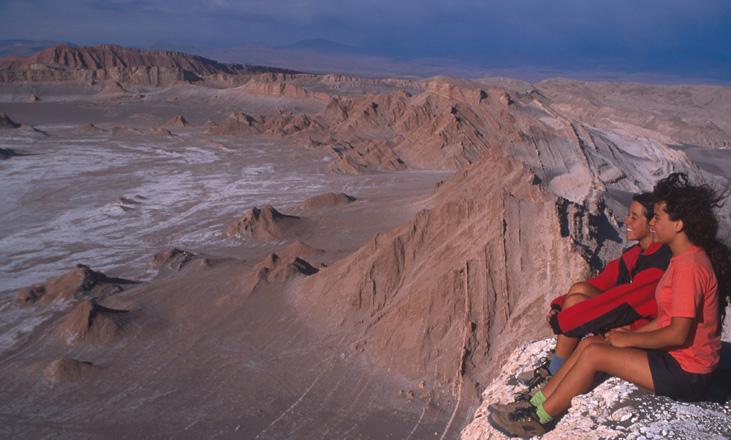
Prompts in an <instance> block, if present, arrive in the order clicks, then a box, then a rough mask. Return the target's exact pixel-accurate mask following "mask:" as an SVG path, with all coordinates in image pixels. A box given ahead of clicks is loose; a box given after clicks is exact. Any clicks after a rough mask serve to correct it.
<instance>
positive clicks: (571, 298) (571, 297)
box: [563, 293, 588, 309]
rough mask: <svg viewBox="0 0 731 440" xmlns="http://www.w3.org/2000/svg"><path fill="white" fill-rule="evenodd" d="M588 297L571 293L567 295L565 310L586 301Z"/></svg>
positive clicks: (564, 304)
mask: <svg viewBox="0 0 731 440" xmlns="http://www.w3.org/2000/svg"><path fill="white" fill-rule="evenodd" d="M587 298H588V297H587V296H586V295H584V294H581V293H569V294H568V295H566V299H565V300H564V302H563V308H564V309H565V308H567V307H571V306H573V305H576V304H578V303H580V302H582V301H584V300H586V299H587Z"/></svg>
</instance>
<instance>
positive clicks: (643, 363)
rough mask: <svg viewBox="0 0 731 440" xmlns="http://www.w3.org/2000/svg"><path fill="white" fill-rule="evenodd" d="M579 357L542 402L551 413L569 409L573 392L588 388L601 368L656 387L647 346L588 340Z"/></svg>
mask: <svg viewBox="0 0 731 440" xmlns="http://www.w3.org/2000/svg"><path fill="white" fill-rule="evenodd" d="M577 357H578V359H576V360H575V362H574V363H573V365H572V366H571V368H570V369H568V371H566V373H565V376H564V377H563V380H561V381H560V383H559V384H558V386H557V387H556V389H555V390H554V391H553V392H552V393H551V395H550V397H548V396H547V399H546V401H545V402H543V409H545V410H546V412H547V413H548V414H551V415H559V414H562V413H564V412H565V411H567V410H568V409H569V408H570V407H571V399H572V398H573V397H574V396H576V395H579V394H583V393H586V392H587V391H589V389H590V388H591V385H592V383H593V382H594V377H595V375H596V373H598V372H603V373H607V374H610V375H612V376H617V377H620V378H622V379H624V380H627V381H629V382H632V383H634V384H636V385H638V386H640V387H642V388H646V389H648V390H650V391H654V390H655V386H654V383H653V381H652V373H651V372H650V363H649V362H648V360H647V352H646V351H644V350H639V349H636V348H616V347H612V346H611V345H609V344H589V345H587V346H586V347H585V348H584V349H583V350H582V351H581V353H580V354H579V355H578V356H577ZM544 395H545V393H544Z"/></svg>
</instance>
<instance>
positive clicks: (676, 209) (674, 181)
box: [652, 173, 731, 322]
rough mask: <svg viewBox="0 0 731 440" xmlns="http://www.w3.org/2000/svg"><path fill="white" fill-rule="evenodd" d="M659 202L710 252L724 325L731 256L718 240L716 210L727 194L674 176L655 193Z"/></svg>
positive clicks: (729, 292) (729, 296) (659, 184)
mask: <svg viewBox="0 0 731 440" xmlns="http://www.w3.org/2000/svg"><path fill="white" fill-rule="evenodd" d="M652 195H653V198H654V200H655V202H665V210H666V211H667V213H668V216H670V219H671V220H673V221H675V220H682V221H683V231H684V232H685V235H687V236H688V239H689V240H690V241H691V242H692V243H693V244H695V245H696V246H700V247H701V248H703V250H704V251H706V254H707V255H708V258H710V260H711V264H712V265H713V271H714V272H715V273H716V279H717V280H718V298H719V301H720V307H719V312H720V314H721V322H723V319H724V318H725V317H726V306H727V305H728V303H729V299H731V252H730V251H729V247H728V246H727V245H726V244H724V243H723V242H722V241H721V240H719V239H718V238H717V237H716V234H717V233H718V218H717V217H716V213H715V211H714V208H720V207H721V206H722V205H723V201H724V199H725V198H726V197H727V196H728V193H727V191H724V192H717V191H716V190H714V189H713V188H711V187H710V186H708V185H697V186H696V185H691V184H690V183H688V176H687V175H686V174H685V173H673V174H671V175H669V176H668V177H666V178H664V179H662V180H660V181H659V182H657V184H656V185H655V188H654V189H653V191H652Z"/></svg>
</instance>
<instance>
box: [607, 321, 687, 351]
mask: <svg viewBox="0 0 731 440" xmlns="http://www.w3.org/2000/svg"><path fill="white" fill-rule="evenodd" d="M653 323H655V324H653ZM692 324H693V319H692V318H673V319H672V321H671V322H670V325H669V326H667V327H663V328H661V329H657V328H655V329H652V330H645V328H646V327H648V326H651V325H654V326H657V324H656V321H652V322H650V323H649V324H647V325H646V326H645V327H642V328H641V329H640V331H635V332H627V331H610V332H609V333H607V341H608V342H609V343H610V344H611V345H613V346H615V347H619V348H623V347H635V348H645V349H659V348H667V347H676V346H679V345H683V344H684V343H685V341H686V340H687V339H688V335H689V334H690V327H691V325H692Z"/></svg>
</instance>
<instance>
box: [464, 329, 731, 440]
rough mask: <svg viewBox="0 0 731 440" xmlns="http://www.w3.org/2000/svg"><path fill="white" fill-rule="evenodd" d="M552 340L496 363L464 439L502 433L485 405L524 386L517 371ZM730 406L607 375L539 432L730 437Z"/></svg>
mask: <svg viewBox="0 0 731 440" xmlns="http://www.w3.org/2000/svg"><path fill="white" fill-rule="evenodd" d="M553 345H554V342H553V340H540V341H535V342H527V343H525V344H522V345H520V346H519V347H517V348H516V349H515V350H514V351H513V352H512V353H511V354H510V356H507V357H506V358H505V359H504V360H503V362H501V363H500V364H499V366H500V368H501V370H500V373H499V375H498V376H497V377H496V378H495V379H494V380H493V381H492V382H491V383H490V384H489V385H488V386H487V387H486V388H485V390H484V391H483V393H482V404H481V405H480V407H479V408H478V409H477V410H476V411H475V413H474V416H473V418H472V421H471V422H470V423H469V424H468V425H467V426H465V427H464V429H463V430H462V433H461V439H462V440H489V439H496V440H497V439H504V438H505V436H504V435H503V434H501V433H499V432H498V431H496V430H495V429H494V428H493V427H492V426H491V425H490V424H489V422H488V420H487V416H488V409H487V406H488V405H489V404H491V403H496V402H500V403H509V402H512V401H513V396H514V395H515V394H516V393H518V392H522V391H524V390H525V386H524V385H520V384H519V383H518V381H517V379H516V376H517V375H518V374H519V373H521V372H522V371H523V370H525V369H529V368H535V367H536V366H537V365H538V364H539V363H540V361H541V359H542V358H543V357H545V356H546V355H548V354H549V350H550V349H552V348H553ZM729 420H731V406H730V405H729V403H726V404H721V403H714V402H702V403H683V402H676V401H673V400H672V399H669V398H667V397H657V396H654V395H652V394H649V393H647V392H643V391H640V390H639V389H638V388H637V387H636V386H634V385H633V384H631V383H628V382H625V381H623V380H621V379H618V378H611V379H609V380H607V381H605V382H604V383H602V384H601V385H599V386H598V387H596V388H595V389H594V390H592V391H591V392H589V393H587V394H584V395H580V396H576V397H574V399H572V401H571V409H570V410H569V412H568V413H567V414H566V415H565V416H564V417H563V418H561V420H560V421H559V422H558V424H557V425H556V427H555V428H554V429H553V430H552V431H550V432H548V433H547V434H545V435H543V436H542V437H541V438H542V439H546V440H554V439H556V440H558V439H567V438H581V439H587V440H598V439H643V438H644V439H648V440H650V439H652V440H661V439H667V438H708V439H712V438H728V436H729V435H731V424H730V423H729Z"/></svg>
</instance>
